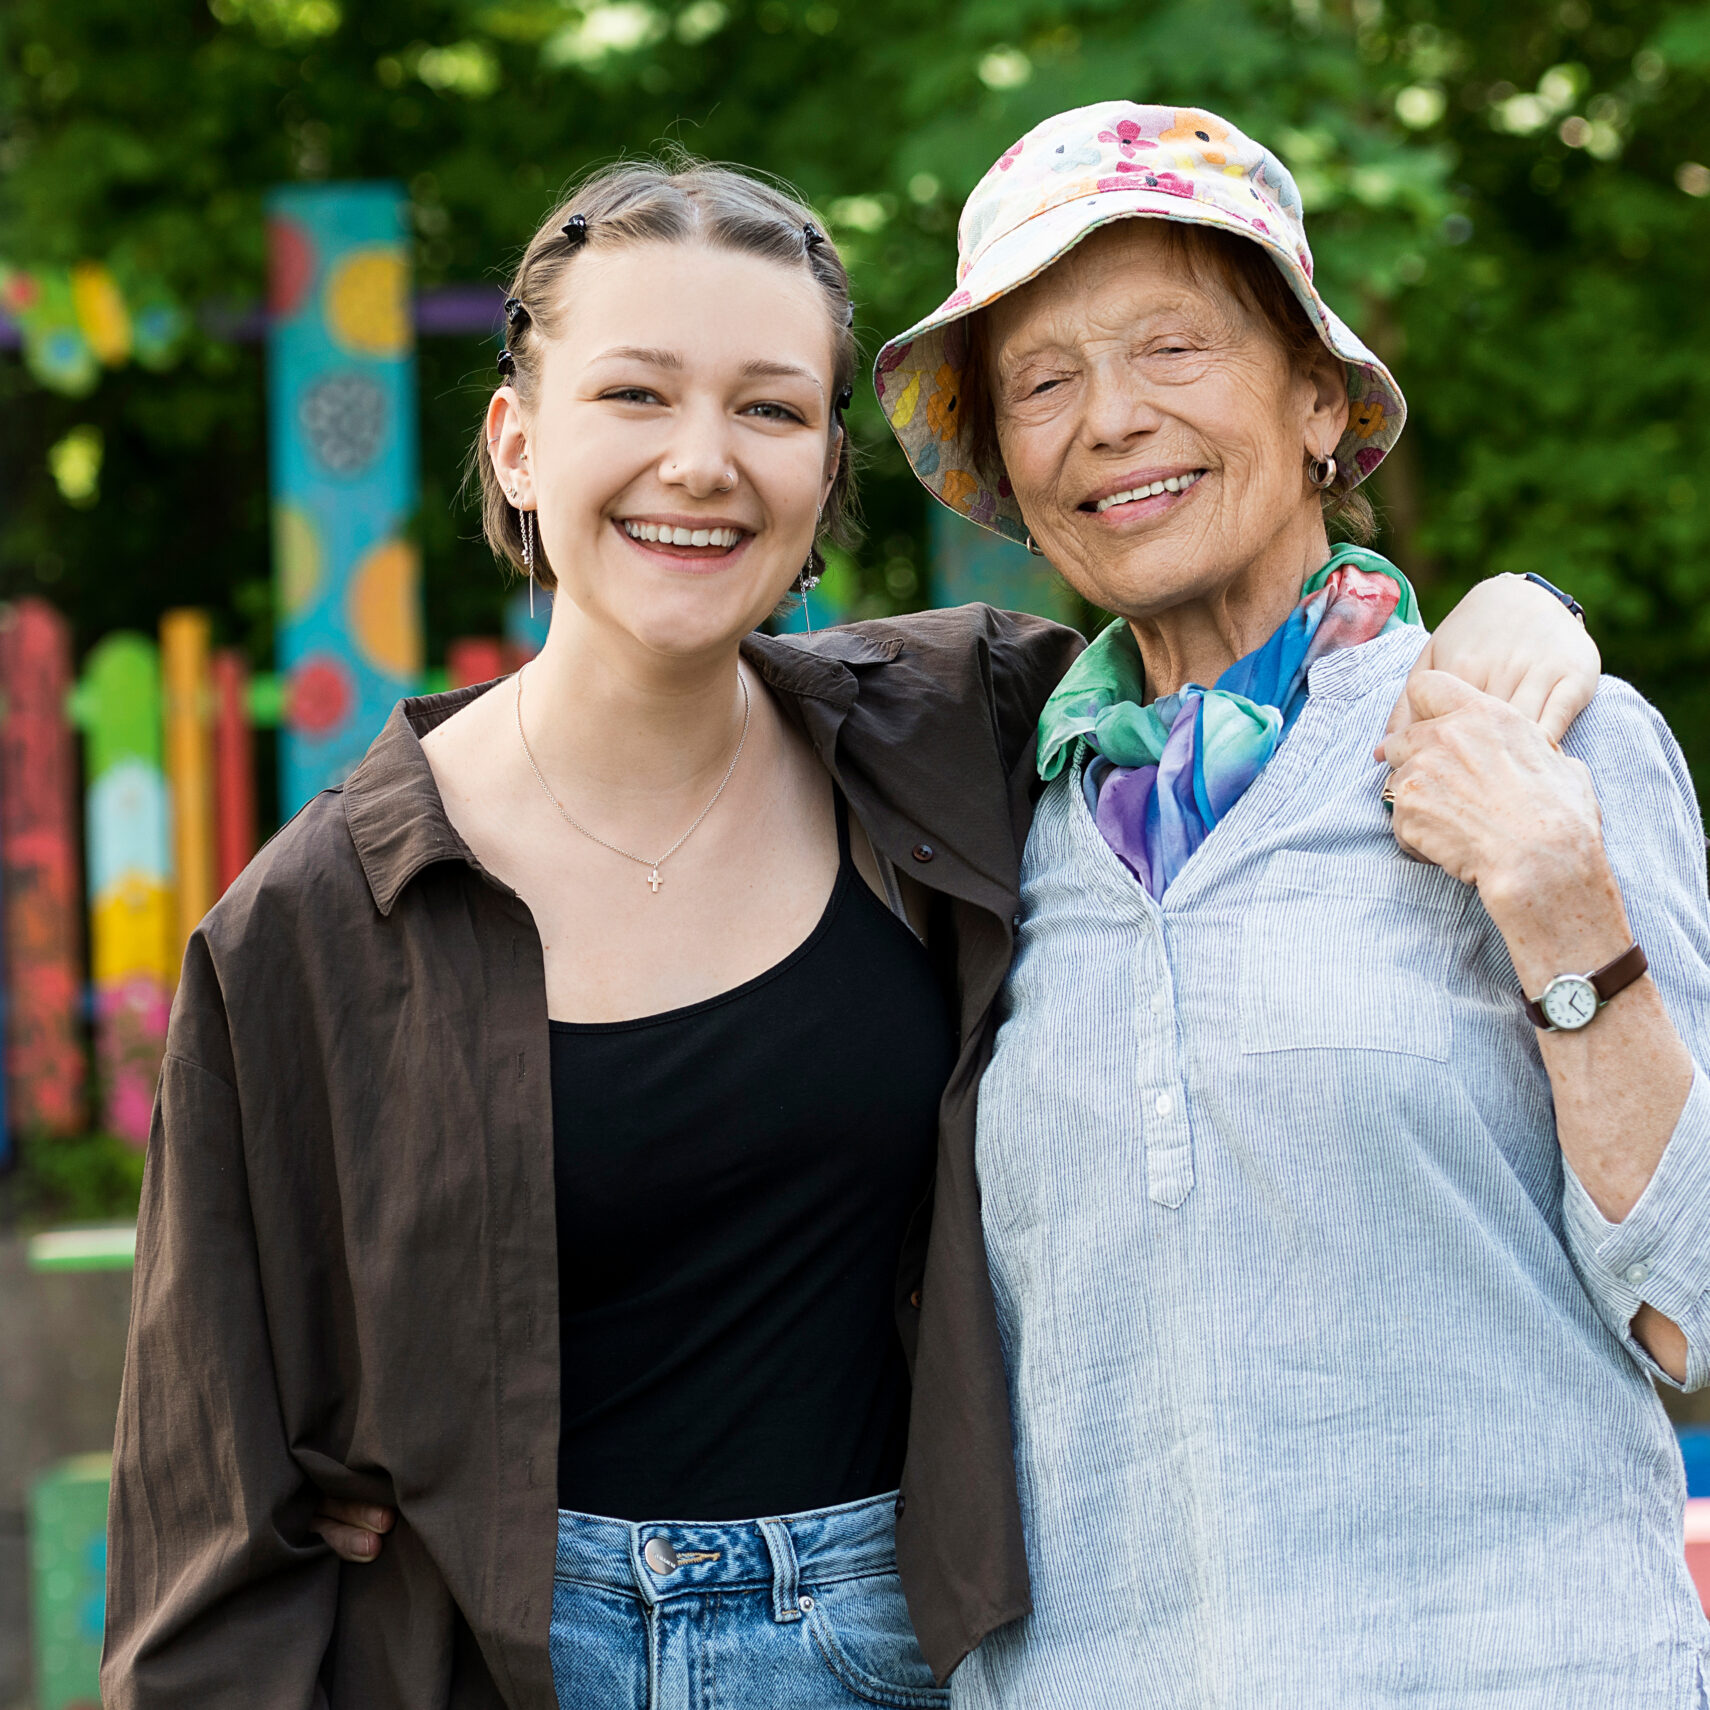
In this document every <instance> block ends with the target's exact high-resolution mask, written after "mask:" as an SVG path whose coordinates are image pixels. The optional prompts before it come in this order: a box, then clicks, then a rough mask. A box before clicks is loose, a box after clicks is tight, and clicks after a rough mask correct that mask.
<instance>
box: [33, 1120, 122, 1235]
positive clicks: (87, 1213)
mask: <svg viewBox="0 0 1710 1710" xmlns="http://www.w3.org/2000/svg"><path fill="white" fill-rule="evenodd" d="M142 1178H143V1154H142V1153H141V1152H140V1151H139V1150H138V1149H137V1148H136V1147H135V1146H132V1145H130V1144H129V1143H128V1142H126V1141H124V1140H119V1139H116V1138H115V1137H114V1136H113V1135H111V1134H81V1135H75V1136H71V1137H69V1138H66V1137H60V1136H56V1137H55V1138H54V1139H52V1140H50V1141H47V1142H45V1143H40V1142H36V1141H32V1140H30V1139H29V1138H28V1137H26V1139H25V1142H24V1144H23V1145H22V1146H20V1147H19V1148H18V1159H17V1166H16V1168H15V1170H14V1171H13V1173H12V1177H11V1180H10V1182H9V1183H8V1190H9V1191H8V1197H9V1199H10V1202H11V1203H10V1206H9V1210H10V1211H11V1212H12V1214H14V1215H15V1216H16V1217H17V1219H18V1221H19V1222H20V1223H22V1224H23V1225H24V1226H25V1227H26V1228H44V1227H47V1226H50V1225H53V1224H57V1223H99V1222H104V1221H106V1220H107V1219H109V1218H116V1217H135V1216H136V1214H137V1203H138V1201H139V1199H140V1198H141V1196H142Z"/></svg>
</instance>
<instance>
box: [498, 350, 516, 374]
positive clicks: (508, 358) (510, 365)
mask: <svg viewBox="0 0 1710 1710" xmlns="http://www.w3.org/2000/svg"><path fill="white" fill-rule="evenodd" d="M516 371H517V359H516V358H515V357H514V356H512V355H511V353H510V350H509V348H508V347H507V348H506V349H504V350H501V351H500V352H499V372H500V373H501V374H515V373H516Z"/></svg>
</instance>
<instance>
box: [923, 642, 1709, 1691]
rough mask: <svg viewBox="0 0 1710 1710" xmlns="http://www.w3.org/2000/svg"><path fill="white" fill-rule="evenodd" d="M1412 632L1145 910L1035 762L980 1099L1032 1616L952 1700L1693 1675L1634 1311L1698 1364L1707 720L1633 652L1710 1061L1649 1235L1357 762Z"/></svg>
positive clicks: (1543, 1686) (1691, 1020)
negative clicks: (1038, 798)
mask: <svg viewBox="0 0 1710 1710" xmlns="http://www.w3.org/2000/svg"><path fill="white" fill-rule="evenodd" d="M1418 647H1419V635H1418V633H1417V632H1416V631H1415V632H1397V633H1394V634H1390V635H1386V636H1381V637H1379V638H1378V639H1377V640H1375V641H1373V642H1370V643H1368V644H1366V645H1365V646H1363V647H1358V648H1352V649H1348V650H1346V651H1343V652H1339V653H1334V654H1331V655H1329V656H1328V657H1326V658H1324V659H1322V660H1320V661H1319V662H1318V663H1317V664H1316V665H1314V667H1313V668H1312V675H1311V698H1310V700H1309V702H1308V704H1307V707H1306V710H1305V712H1304V714H1303V715H1302V717H1301V719H1300V722H1299V724H1298V725H1297V726H1296V728H1295V730H1294V732H1293V733H1292V735H1291V736H1290V737H1289V739H1288V741H1287V742H1286V743H1285V744H1284V745H1283V747H1282V749H1281V750H1280V751H1279V752H1278V754H1277V756H1276V758H1275V759H1274V760H1272V762H1271V763H1270V765H1269V766H1268V767H1267V769H1266V770H1265V772H1264V773H1263V774H1262V775H1261V776H1260V777H1259V779H1258V780H1257V781H1256V782H1255V783H1254V784H1253V786H1252V788H1251V789H1250V790H1249V791H1248V792H1247V794H1246V795H1245V796H1244V797H1243V798H1242V799H1241V801H1240V802H1239V803H1238V804H1237V805H1236V806H1235V808H1234V809H1233V810H1232V811H1231V813H1230V814H1229V815H1228V817H1227V818H1226V819H1225V820H1224V821H1223V822H1222V823H1221V824H1220V825H1219V826H1218V827H1217V828H1216V830H1215V831H1213V833H1212V834H1211V836H1210V837H1209V838H1208V839H1207V841H1206V843H1205V844H1204V846H1203V847H1202V848H1201V849H1200V850H1199V851H1198V853H1197V854H1196V855H1195V856H1194V857H1193V859H1192V860H1191V861H1190V862H1189V864H1188V866H1187V867H1186V868H1185V869H1184V871H1183V872H1182V874H1181V876H1180V877H1179V878H1178V879H1177V880H1176V882H1175V883H1174V884H1173V885H1172V886H1171V888H1170V890H1169V892H1168V894H1167V896H1166V897H1165V899H1164V902H1163V903H1162V905H1161V906H1160V905H1158V904H1155V903H1154V902H1153V901H1152V900H1151V899H1150V898H1149V897H1148V896H1147V895H1146V893H1145V892H1144V891H1143V890H1142V888H1141V887H1140V886H1139V885H1138V884H1137V883H1135V881H1134V880H1133V878H1131V877H1130V875H1129V874H1128V873H1127V871H1126V870H1125V869H1124V868H1123V867H1122V865H1121V864H1120V862H1119V861H1118V860H1117V858H1116V856H1115V855H1114V854H1113V853H1112V852H1111V850H1110V849H1109V848H1108V847H1107V846H1106V845H1105V843H1104V841H1103V839H1102V838H1100V836H1099V835H1098V832H1097V830H1096V828H1095V827H1094V825H1093V823H1092V820H1091V818H1090V816H1089V814H1088V812H1087V809H1086V805H1085V801H1084V798H1083V794H1082V790H1081V782H1080V776H1079V771H1080V768H1079V766H1078V765H1077V766H1076V767H1075V768H1073V769H1072V770H1071V771H1069V772H1066V773H1065V774H1064V775H1063V776H1062V777H1060V778H1059V779H1058V780H1057V781H1056V782H1055V783H1054V784H1053V785H1051V786H1050V788H1049V789H1048V790H1047V791H1046V793H1045V796H1044V798H1043V800H1042V802H1041V804H1040V810H1039V813H1038V815H1037V817H1036V820H1035V823H1034V827H1033V831H1032V834H1031V837H1030V839H1029V842H1028V847H1027V854H1026V860H1025V863H1024V870H1023V906H1024V908H1025V911H1026V912H1025V917H1024V922H1023V926H1022V931H1021V938H1020V947H1019V952H1018V956H1017V959H1016V962H1015V965H1014V968H1013V970H1012V972H1011V975H1010V979H1009V984H1008V987H1007V991H1006V997H1005V1000H1004V1001H1005V1005H1006V1008H1005V1012H1004V1019H1003V1022H1002V1026H1001V1030H1000V1032H999V1034H998V1038H997V1045H996V1051H995V1055H994V1058H993V1061H992V1064H991V1067H990V1069H989V1070H988V1072H987V1074H986V1077H985V1080H984V1083H983V1085H982V1088H981V1092H980V1106H979V1140H978V1147H979V1151H978V1157H979V1169H980V1179H981V1185H982V1194H983V1206H984V1218H985V1229H986V1242H987V1251H988V1255H989V1258H990V1263H991V1269H992V1275H993V1279H994V1282H995V1286H996V1292H997V1299H998V1309H999V1316H1000V1323H1001V1328H1002V1334H1003V1342H1004V1353H1005V1359H1006V1363H1007V1370H1008V1377H1009V1385H1010V1393H1011V1400H1012V1404H1013V1407H1014V1416H1015V1438H1016V1456H1017V1463H1018V1468H1019V1473H1020V1484H1021V1493H1022V1511H1023V1518H1024V1522H1025V1527H1026V1537H1027V1548H1028V1558H1029V1563H1030V1566H1031V1569H1032V1573H1033V1582H1034V1598H1035V1610H1034V1613H1033V1614H1032V1615H1030V1616H1029V1617H1027V1618H1026V1619H1024V1620H1022V1621H1019V1622H1016V1623H1013V1624H1012V1625H1010V1626H1008V1627H1005V1628H1002V1629H1000V1630H999V1631H998V1632H996V1633H995V1634H993V1635H992V1636H991V1637H990V1638H989V1639H988V1640H987V1641H986V1642H985V1644H984V1645H982V1646H981V1647H980V1649H979V1650H978V1651H976V1652H975V1653H974V1655H973V1656H972V1657H970V1658H969V1660H968V1661H967V1662H966V1663H965V1664H964V1665H963V1666H962V1668H961V1669H959V1670H958V1672H957V1673H956V1675H955V1676H954V1688H955V1704H956V1705H957V1707H958V1710H988V1707H997V1706H1002V1707H1003V1710H1085V1707H1086V1706H1089V1705H1120V1706H1123V1707H1124V1710H1213V1707H1216V1710H1249V1707H1251V1710H1320V1707H1321V1710H1382V1707H1387V1706H1395V1707H1397V1710H1400V1707H1402V1706H1406V1707H1407V1710H1497V1707H1499V1706H1500V1707H1502V1710H1510V1707H1512V1710H1520V1707H1525V1710H1546V1707H1547V1710H1577V1707H1583V1710H1648V1707H1656V1710H1700V1707H1701V1706H1703V1705H1705V1704H1707V1703H1710V1698H1707V1697H1706V1694H1705V1683H1706V1681H1707V1680H1710V1627H1707V1625H1706V1622H1705V1618H1704V1615H1703V1613H1702V1611H1701V1610H1700V1608H1699V1604H1698V1600H1697V1597H1696V1595H1695V1594H1694V1591H1693V1588H1692V1584H1691V1581H1690V1579H1689V1578H1688V1576H1687V1572H1686V1568H1685V1565H1684V1561H1683V1553H1682V1547H1681V1536H1682V1513H1683V1504H1684V1501H1685V1484H1684V1479H1683V1476H1682V1471H1681V1461H1680V1454H1679V1450H1678V1448H1677V1446H1676V1443H1675V1439H1674V1436H1673V1433H1672V1431H1671V1430H1670V1428H1669V1424H1668V1421H1667V1419H1666V1417H1665V1416H1664V1414H1663V1411H1662V1407H1661V1405H1660V1403H1659V1402H1658V1400H1657V1397H1656V1394H1655V1392H1654V1391H1653V1389H1652V1384H1651V1374H1652V1373H1653V1372H1654V1370H1655V1368H1654V1367H1653V1366H1652V1365H1651V1363H1650V1361H1649V1359H1648V1357H1647V1356H1646V1355H1645V1353H1644V1351H1643V1349H1642V1348H1640V1346H1639V1345H1638V1344H1637V1343H1636V1342H1635V1341H1634V1340H1633V1338H1632V1336H1631V1334H1630V1331H1629V1328H1628V1323H1629V1320H1630V1318H1631V1316H1632V1314H1633V1312H1634V1311H1635V1309H1636V1307H1637V1305H1638V1303H1639V1301H1640V1300H1648V1301H1650V1302H1652V1303H1653V1304H1654V1305H1655V1306H1656V1307H1657V1308H1658V1309H1659V1310H1660V1311H1662V1312H1664V1313H1666V1314H1667V1315H1668V1316H1669V1317H1670V1318H1672V1319H1674V1320H1675V1321H1676V1322H1677V1323H1678V1324H1680V1325H1681V1326H1682V1328H1683V1329H1684V1330H1685V1332H1686V1334H1687V1336H1688V1338H1689V1340H1690V1343H1691V1358H1690V1368H1689V1376H1688V1383H1689V1385H1690V1386H1693V1387H1696V1386H1698V1385H1701V1384H1703V1383H1705V1382H1706V1381H1707V1380H1710V1080H1707V1079H1706V1077H1705V1075H1704V1073H1703V1067H1704V1065H1706V1064H1710V913H1707V908H1706V899H1705V869H1704V839H1703V830H1702V823H1701V820H1700V817H1699V813H1698V809H1697V806H1696V803H1695V801H1694V798H1693V794H1692V788H1691V784H1690V781H1689V779H1688V776H1687V772H1686V768H1685V765H1684V762H1683V761H1682V758H1681V755H1680V751H1679V749H1678V748H1677V746H1676V745H1675V743H1674V740H1673V738H1672V737H1671V736H1670V735H1669V733H1668V730H1667V728H1666V727H1665V726H1664V725H1663V723H1662V721H1661V719H1660V718H1659V717H1658V716H1657V715H1656V713H1655V712H1654V711H1653V710H1652V709H1651V708H1650V707H1649V706H1648V705H1647V704H1646V703H1645V702H1644V701H1643V700H1642V699H1641V698H1640V697H1639V696H1638V695H1637V694H1636V693H1635V692H1634V691H1633V690H1632V689H1631V688H1629V687H1628V686H1627V685H1626V684H1624V683H1620V682H1617V681H1615V680H1613V679H1605V681H1604V683H1603V686H1602V687H1601V689H1600V690H1599V692H1598V695H1597V697H1596V699H1595V701H1594V702H1593V704H1592V706H1591V707H1590V708H1589V709H1588V710H1587V711H1586V712H1585V713H1584V714H1583V715H1582V717H1581V718H1580V720H1579V722H1578V724H1577V725H1576V726H1575V727H1574V730H1573V732H1572V735H1571V736H1570V738H1569V740H1568V742H1567V744H1566V746H1567V748H1568V750H1569V752H1571V753H1574V754H1576V755H1578V756H1579V757H1580V758H1581V759H1583V760H1585V762H1586V763H1587V764H1588V765H1589V767H1590V768H1591V772H1592V775H1593V778H1594V780H1595V782H1596V786H1597V791H1598V795H1599V798H1600V800H1601V802H1602V806H1603V811H1604V820H1605V837H1606V841H1607V844H1608V848H1609V852H1610V856H1611V859H1612V860H1613V862H1614V865H1615V869H1616V872H1617V874H1618V876H1619V878H1620V879H1621V882H1622V889H1623V892H1624V895H1625V897H1626V901H1627V907H1628V912H1629V915H1630V917H1631V920H1632V923H1633V926H1634V929H1635V931H1636V933H1637V935H1638V937H1639V939H1640V941H1641V942H1642V943H1643V945H1644V947H1645V950H1646V952H1647V954H1648V955H1649V957H1650V960H1651V967H1652V972H1653V975H1654V977H1655V980H1656V983H1657V985H1658V987H1659V989H1660V991H1661V993H1662V995H1663V998H1664V1001H1665V1002H1666V1004H1667V1006H1668V1009H1669V1012H1670V1014H1671V1015H1672V1016H1673V1018H1674V1021H1675V1024H1676V1025H1677V1027H1678V1028H1679V1029H1680V1031H1681V1033H1682V1035H1683V1036H1684V1037H1685V1039H1686V1042H1687V1045H1688V1047H1689V1049H1690V1050H1691V1051H1692V1054H1693V1056H1694V1058H1695V1060H1696V1062H1697V1063H1698V1064H1699V1065H1700V1072H1699V1074H1698V1076H1697V1077H1696V1079H1695V1081H1694V1084H1693V1088H1692V1092H1691V1095H1690V1097H1689V1099H1688V1102H1687V1106H1686V1109H1685V1111H1684V1112H1683V1114H1682V1116H1681V1118H1680V1122H1679V1125H1678V1127H1677V1129H1676V1131H1675V1133H1674V1135H1673V1137H1672V1139H1671V1141H1670V1144H1669V1147H1668V1150H1667V1152H1666V1154H1665V1155H1664V1157H1663V1160H1662V1163H1661V1165H1660V1167H1659V1168H1658V1171H1657V1173H1656V1176H1655V1177H1654V1179H1653V1180H1652V1182H1651V1184H1650V1186H1649V1188H1648V1190H1647V1191H1646V1193H1645V1194H1644V1196H1643V1198H1642V1199H1641V1201H1640V1202H1639V1204H1638V1205H1637V1206H1636V1207H1635V1208H1634V1210H1633V1212H1632V1213H1631V1214H1630V1215H1629V1216H1628V1217H1627V1219H1626V1220H1625V1222H1624V1223H1622V1224H1621V1225H1620V1226H1619V1227H1615V1226H1611V1225H1609V1224H1607V1223H1605V1222H1604V1221H1603V1219H1602V1218H1601V1217H1600V1216H1599V1215H1598V1213H1597V1211H1596V1209H1595V1207H1594V1206H1593V1205H1592V1204H1591V1201H1590V1200H1589V1199H1588V1197H1587V1196H1586V1194H1585V1193H1584V1191H1583V1189H1581V1188H1580V1187H1579V1185H1578V1184H1577V1182H1575V1181H1574V1180H1573V1178H1572V1176H1571V1174H1569V1173H1567V1172H1565V1171H1564V1168H1563V1161H1562V1156H1561V1152H1560V1149H1559V1147H1558V1146H1557V1143H1556V1137H1555V1129H1554V1123H1553V1119H1552V1114H1551V1102H1550V1089H1549V1081H1548V1078H1547V1076H1546V1075H1545V1073H1544V1070H1543V1066H1542V1062H1541V1059H1540V1056H1539V1052H1538V1046H1537V1041H1536V1037H1535V1035H1534V1033H1533V1030H1532V1026H1531V1024H1530V1022H1528V1021H1527V1020H1526V1019H1525V1017H1524V1016H1523V1015H1522V1013H1521V1011H1520V1008H1519V987H1518V984H1517V982H1516V980H1515V976H1514V973H1513V969H1512V967H1511V965H1510V963H1509V959H1508V955H1507V951H1506V949H1505V947H1504V945H1503V942H1502V939H1501V937H1500V935H1499V934H1498V933H1497V931H1496V929H1495V928H1494V926H1493V925H1492V924H1491V921H1490V919H1489V917H1488V916H1487V915H1486V913H1485V911H1484V909H1483V907H1482V906H1481V904H1480V902H1479V899H1478V896H1477V894H1476V892H1474V891H1473V890H1472V889H1470V888H1469V887H1466V886H1463V885H1461V884H1459V883H1457V882H1456V881H1455V880H1453V879H1451V878H1449V877H1447V876H1446V875H1445V874H1444V873H1442V872H1441V871H1439V870H1438V869H1436V868H1434V867H1430V866H1427V865H1424V864H1422V863H1418V862H1414V861H1411V860H1409V859H1407V858H1406V857H1404V856H1403V855H1402V854H1401V853H1400V852H1399V851H1398V849H1397V847H1396V845H1395V842H1394V839H1393V837H1392V836H1391V833H1390V828H1389V822H1388V819H1387V816H1386V815H1385V813H1384V812H1383V809H1382V807H1381V805H1380V802H1379V791H1380V788H1381V784H1382V780H1383V768H1382V767H1381V766H1380V765H1378V764H1377V763H1375V762H1374V761H1373V760H1372V758H1371V750H1372V747H1373V745H1374V744H1375V742H1376V741H1377V739H1378V737H1379V736H1380V735H1381V734H1382V731H1383V726H1384V721H1385V719H1386V717H1387V715H1388V712H1389V708H1390V706H1391V704H1392V703H1393V701H1394V699H1395V697H1396V695H1397V693H1398V692H1399V690H1400V687H1401V683H1402V680H1403V678H1404V677H1405V675H1406V672H1407V670H1408V668H1409V666H1410V665H1411V663H1412V660H1413V658H1414V656H1415V654H1416V652H1417V650H1418Z"/></svg>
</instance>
